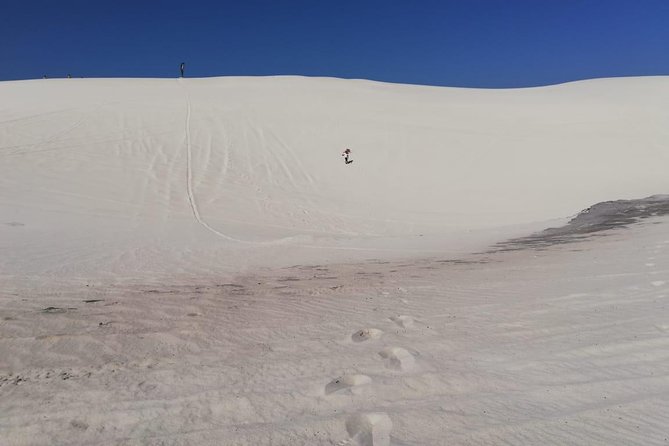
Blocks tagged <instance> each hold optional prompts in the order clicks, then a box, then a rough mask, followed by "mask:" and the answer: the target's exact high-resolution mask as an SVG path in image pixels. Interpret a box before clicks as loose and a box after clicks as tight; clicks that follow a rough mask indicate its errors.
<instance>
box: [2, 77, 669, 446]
mask: <svg viewBox="0 0 669 446" xmlns="http://www.w3.org/2000/svg"><path fill="white" fill-rule="evenodd" d="M70 81H71V82H70ZM0 97H2V98H3V100H2V101H0V157H1V158H2V163H0V249H1V251H2V255H1V256H0V444H1V445H3V446H4V445H5V444H7V445H65V444H67V445H84V444H212V445H213V444H216V445H219V444H223V445H249V446H250V445H254V446H256V445H260V446H262V445H268V446H269V445H291V446H293V445H317V446H318V445H330V446H332V445H350V446H355V445H362V446H370V445H376V446H378V445H384V446H406V445H465V444H471V445H499V444H514V445H518V444H524V445H536V444H543V445H564V444H575V445H651V444H653V445H654V444H658V445H660V444H667V442H668V441H669V440H667V438H668V437H667V432H669V421H668V418H667V416H666V415H665V414H667V413H669V379H668V378H667V377H668V376H669V353H668V352H669V337H668V334H669V316H668V314H669V313H668V312H667V304H669V216H667V215H666V214H667V213H666V212H665V210H666V209H669V207H668V206H667V197H666V196H662V195H655V194H661V193H663V192H666V168H665V167H666V165H667V163H666V161H668V160H667V156H669V155H667V153H668V152H667V151H666V144H665V143H666V141H667V137H669V133H668V131H667V129H666V122H669V120H668V119H666V118H669V111H667V110H669V108H668V107H666V105H667V104H668V103H669V81H668V80H667V79H666V78H631V79H608V80H597V81H589V82H581V83H575V84H567V85H561V86H554V87H546V88H537V89H527V90H508V91H481V90H462V89H446V88H444V89H440V88H428V87H414V86H401V85H388V84H379V83H373V82H365V81H342V80H336V79H302V78H268V79H249V78H230V79H185V80H182V81H177V80H150V79H147V80H129V79H119V80H93V79H91V80H76V79H72V80H62V81H60V80H53V81H51V80H49V81H44V82H38V81H35V82H5V83H0ZM345 145H346V146H349V145H350V146H352V149H353V155H354V157H355V163H353V164H351V165H348V166H347V165H345V164H344V163H343V162H342V160H341V159H339V158H340V157H339V152H340V150H339V149H340V148H342V146H345ZM630 147H633V148H634V150H631V149H630ZM546 163H550V166H549V167H550V168H549V167H546ZM623 179H624V181H623ZM639 197H650V198H647V199H640V200H633V199H634V198H639ZM618 199H623V201H613V202H612V201H611V200H618ZM600 202H602V204H599V205H596V203H600ZM588 207H590V209H589V210H588V212H585V213H581V214H580V215H578V216H577V217H576V218H575V219H574V220H572V221H571V223H570V222H569V216H570V215H575V214H577V213H578V212H579V210H581V209H586V208H588ZM546 228H553V229H550V230H548V231H545V232H542V230H544V229H546ZM567 242H568V243H567Z"/></svg>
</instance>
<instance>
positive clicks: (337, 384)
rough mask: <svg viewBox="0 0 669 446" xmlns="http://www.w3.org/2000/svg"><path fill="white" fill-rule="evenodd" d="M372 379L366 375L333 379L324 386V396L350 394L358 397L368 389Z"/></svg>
mask: <svg viewBox="0 0 669 446" xmlns="http://www.w3.org/2000/svg"><path fill="white" fill-rule="evenodd" d="M371 383H372V378H370V377H369V376H367V375H344V376H340V377H338V378H335V379H333V380H332V381H330V382H329V383H328V384H327V385H326V386H325V394H326V395H330V394H331V393H350V394H353V395H360V394H362V393H364V392H365V391H366V390H367V389H369V385H370V384H371Z"/></svg>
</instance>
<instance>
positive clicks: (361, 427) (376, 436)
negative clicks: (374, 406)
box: [346, 412, 393, 446]
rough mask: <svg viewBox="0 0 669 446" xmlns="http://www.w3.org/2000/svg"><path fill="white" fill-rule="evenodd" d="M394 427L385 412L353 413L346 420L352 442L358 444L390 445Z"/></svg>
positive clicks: (370, 445)
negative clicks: (391, 432)
mask: <svg viewBox="0 0 669 446" xmlns="http://www.w3.org/2000/svg"><path fill="white" fill-rule="evenodd" d="M392 429H393V423H392V421H391V420H390V417H389V416H388V414H386V413H384V412H372V413H364V414H358V415H353V416H352V417H349V419H348V420H346V431H347V432H348V434H349V436H350V437H351V444H354V445H358V446H389V445H390V431H392Z"/></svg>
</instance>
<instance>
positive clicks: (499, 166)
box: [0, 77, 669, 280]
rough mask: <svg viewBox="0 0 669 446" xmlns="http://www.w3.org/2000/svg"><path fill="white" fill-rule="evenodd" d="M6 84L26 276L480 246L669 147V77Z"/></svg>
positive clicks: (5, 233) (16, 242)
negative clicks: (477, 85) (498, 86)
mask: <svg viewBox="0 0 669 446" xmlns="http://www.w3.org/2000/svg"><path fill="white" fill-rule="evenodd" d="M0 98H2V100H1V101H0V156H1V157H2V164H0V216H1V218H2V221H1V222H0V223H2V224H0V237H1V240H2V241H3V248H4V255H3V256H2V258H1V259H0V269H1V271H2V272H3V273H4V274H10V275H17V274H20V275H28V276H51V277H70V276H83V277H88V278H91V277H93V276H101V275H102V276H103V278H105V277H106V278H107V279H112V280H116V278H117V277H118V276H129V275H137V276H148V277H156V276H158V275H160V276H167V277H174V275H175V274H184V275H188V274H197V275H201V274H203V273H213V274H218V273H220V271H222V270H223V271H229V272H237V271H239V270H240V268H243V267H247V266H252V265H275V264H291V263H300V262H301V261H303V260H304V259H305V258H311V259H313V260H314V261H322V260H323V259H324V258H325V259H327V260H330V261H332V260H347V259H352V258H358V259H364V258H372V257H380V256H388V255H392V254H394V255H395V256H406V255H408V254H412V253H413V254H417V253H418V254H421V253H423V254H425V253H435V252H436V253H443V252H463V251H467V250H470V249H471V248H472V247H478V248H480V247H482V242H483V244H485V243H486V242H490V241H493V240H497V239H499V238H500V236H501V235H503V234H506V232H503V230H502V228H506V229H507V230H508V229H509V228H511V227H515V230H516V231H518V227H517V225H518V224H530V223H543V222H545V221H546V220H550V219H559V218H564V217H567V216H569V215H572V214H573V213H575V212H577V211H579V210H581V209H583V208H585V207H587V206H589V205H591V204H593V203H597V202H599V201H604V200H610V199H620V198H640V197H644V196H648V195H651V194H655V193H658V192H662V191H663V190H664V189H663V187H665V185H666V170H665V166H666V165H667V162H669V151H667V150H666V141H667V137H668V136H669V128H668V127H667V125H666V123H667V122H669V108H667V107H666V105H667V103H669V78H667V77H657V78H625V79H603V80H594V81H586V82H578V83H572V84H565V85H558V86H552V87H545V88H532V89H520V90H471V89H452V88H433V87H419V86H406V85H393V84H383V83H377V82H368V81H351V80H348V81H347V80H338V79H318V78H317V79H312V78H299V77H276V78H211V79H180V80H174V79H172V80H167V79H163V80H156V79H147V80H138V79H60V80H57V79H56V80H38V81H21V82H5V83H2V84H0ZM345 147H350V148H351V149H352V150H353V159H354V163H353V164H351V165H345V164H344V163H343V159H342V158H341V157H340V152H341V151H342V150H343V148H345ZM536 227H538V226H536ZM421 236H422V237H421ZM419 238H421V239H422V240H417V239H419ZM324 247H335V248H337V249H329V250H327V251H325V252H323V251H322V248H324ZM314 250H315V252H313V251H314ZM309 251H312V252H309Z"/></svg>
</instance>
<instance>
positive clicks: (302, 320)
mask: <svg viewBox="0 0 669 446" xmlns="http://www.w3.org/2000/svg"><path fill="white" fill-rule="evenodd" d="M667 228H669V219H667V218H662V219H650V220H646V221H645V222H644V223H643V224H640V225H638V226H635V227H634V228H633V229H627V230H624V229H620V230H617V231H612V232H610V233H609V234H610V235H609V236H608V237H602V238H597V239H594V240H590V241H584V242H580V243H575V244H568V245H562V246H559V247H553V248H550V249H548V250H546V251H519V252H510V253H497V254H486V255H483V254H482V255H477V256H471V257H469V258H468V259H467V260H468V262H471V263H468V262H452V261H447V260H448V259H443V258H442V259H439V258H435V259H431V260H424V261H417V260H414V261H408V262H404V263H398V262H391V263H388V262H383V261H369V262H365V263H363V264H356V265H350V264H349V265H322V266H295V267H292V268H282V269H278V270H277V269H270V270H264V271H261V272H258V273H257V274H249V275H244V276H239V277H234V278H230V279H229V280H226V281H223V280H222V281H220V282H203V281H194V282H191V283H189V282H174V283H167V284H165V285H164V286H155V285H150V286H149V285H147V286H142V285H134V286H101V287H98V286H92V285H91V286H86V285H82V286H80V287H78V288H76V289H73V288H70V289H68V290H67V291H63V290H62V289H60V288H58V287H55V288H53V289H40V290H33V291H32V292H30V293H29V294H24V293H16V294H14V293H8V292H7V291H6V290H3V293H2V295H1V300H0V308H2V314H3V320H2V324H1V325H0V352H2V355H1V358H2V375H1V376H0V396H1V397H0V431H1V432H2V437H0V438H1V440H0V443H2V444H7V445H10V444H11V445H29V444H30V445H54V444H70V445H73V444H129V445H130V444H225V445H334V444H339V445H342V444H352V445H355V444H361V445H366V446H368V445H372V444H374V445H388V444H392V445H453V444H457V445H483V444H485V445H493V444H495V445H499V444H514V445H518V444H526V445H536V444H546V445H564V444H574V445H660V444H666V442H667V432H668V429H669V420H668V418H667V416H666V414H667V413H669V311H668V305H669V231H667ZM370 414H376V415H374V416H376V417H377V418H372V420H373V421H375V422H376V423H377V424H376V425H375V427H374V428H372V427H370V426H372V425H371V424H369V423H368V421H369V420H368V417H369V416H370ZM347 425H348V426H349V428H352V429H353V431H352V432H348V431H347ZM355 429H358V431H356V430H355ZM373 429H376V430H375V431H373ZM372 431H373V432H374V436H375V441H374V442H372V439H371V438H372V437H370V436H366V434H368V433H370V432H372ZM356 435H357V436H356ZM352 437H353V439H352Z"/></svg>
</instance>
